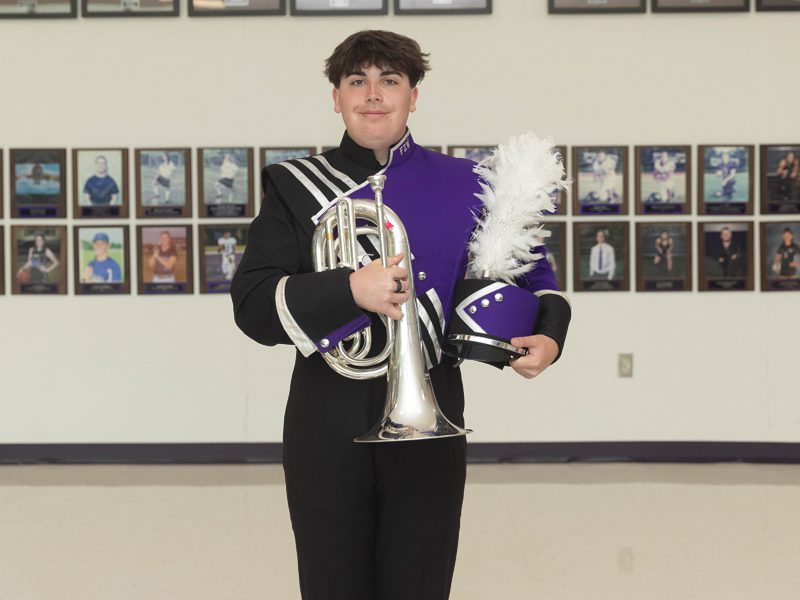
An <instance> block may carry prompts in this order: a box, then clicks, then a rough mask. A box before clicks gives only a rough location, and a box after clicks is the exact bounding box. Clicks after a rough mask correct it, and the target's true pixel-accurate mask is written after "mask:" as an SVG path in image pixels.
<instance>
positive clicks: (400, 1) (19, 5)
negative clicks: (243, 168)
mask: <svg viewBox="0 0 800 600" xmlns="http://www.w3.org/2000/svg"><path fill="white" fill-rule="evenodd" d="M188 3H189V16H192V17H205V16H238V15H265V16H270V15H285V14H286V6H287V3H286V0H188ZM77 4H78V0H0V18H40V19H41V18H53V17H62V18H74V17H76V16H77V12H78V11H77ZM393 5H394V13H395V14H396V15H420V14H423V15H427V14H431V15H437V14H438V15H448V14H487V13H491V12H492V0H394V2H393ZM388 13H389V0H289V14H291V15H297V16H330V15H346V16H353V15H386V14H388ZM179 14H180V8H179V0H81V15H82V16H84V17H177V16H178V15H179Z"/></svg>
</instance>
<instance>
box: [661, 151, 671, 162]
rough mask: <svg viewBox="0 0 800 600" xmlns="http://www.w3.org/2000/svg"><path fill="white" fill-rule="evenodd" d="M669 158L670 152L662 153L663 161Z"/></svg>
mask: <svg viewBox="0 0 800 600" xmlns="http://www.w3.org/2000/svg"><path fill="white" fill-rule="evenodd" d="M668 160H669V154H667V153H666V152H662V153H661V162H667V161H668Z"/></svg>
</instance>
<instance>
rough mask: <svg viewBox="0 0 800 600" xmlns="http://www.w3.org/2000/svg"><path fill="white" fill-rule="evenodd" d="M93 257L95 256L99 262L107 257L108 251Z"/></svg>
mask: <svg viewBox="0 0 800 600" xmlns="http://www.w3.org/2000/svg"><path fill="white" fill-rule="evenodd" d="M95 258H97V260H99V261H100V262H103V261H104V260H105V259H107V258H108V253H106V254H98V255H96V257H95Z"/></svg>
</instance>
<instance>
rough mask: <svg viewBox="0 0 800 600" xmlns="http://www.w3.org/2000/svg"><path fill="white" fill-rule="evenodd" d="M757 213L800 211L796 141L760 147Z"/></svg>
mask: <svg viewBox="0 0 800 600" xmlns="http://www.w3.org/2000/svg"><path fill="white" fill-rule="evenodd" d="M761 213H762V214H778V215H780V214H787V213H800V144H787V145H777V144H775V145H764V146H761Z"/></svg>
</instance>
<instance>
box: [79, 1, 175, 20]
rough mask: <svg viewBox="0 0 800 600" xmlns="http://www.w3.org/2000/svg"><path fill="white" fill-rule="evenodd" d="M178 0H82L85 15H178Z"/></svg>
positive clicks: (82, 10)
mask: <svg viewBox="0 0 800 600" xmlns="http://www.w3.org/2000/svg"><path fill="white" fill-rule="evenodd" d="M178 12H179V11H178V0H81V16H83V17H177V16H178Z"/></svg>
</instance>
